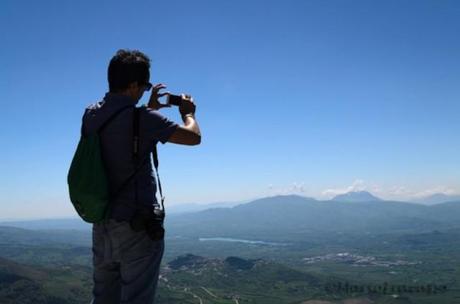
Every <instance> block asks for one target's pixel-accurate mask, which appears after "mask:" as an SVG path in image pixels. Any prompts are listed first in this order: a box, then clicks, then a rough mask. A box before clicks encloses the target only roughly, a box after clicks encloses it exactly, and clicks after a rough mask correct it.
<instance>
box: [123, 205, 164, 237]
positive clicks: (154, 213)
mask: <svg viewBox="0 0 460 304" xmlns="http://www.w3.org/2000/svg"><path fill="white" fill-rule="evenodd" d="M164 218H165V213H164V210H163V209H160V208H155V209H154V210H149V211H145V210H141V209H139V210H137V211H136V213H135V214H134V216H133V218H132V219H131V221H130V223H129V224H130V226H131V228H132V229H133V230H134V231H142V230H145V231H146V232H147V235H148V236H149V237H150V238H151V239H152V240H153V241H160V240H162V239H164V234H165V230H164V227H163V222H164Z"/></svg>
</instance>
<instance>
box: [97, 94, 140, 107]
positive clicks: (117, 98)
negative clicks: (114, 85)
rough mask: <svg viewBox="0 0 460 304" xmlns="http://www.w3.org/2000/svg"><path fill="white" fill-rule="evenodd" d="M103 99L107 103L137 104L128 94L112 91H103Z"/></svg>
mask: <svg viewBox="0 0 460 304" xmlns="http://www.w3.org/2000/svg"><path fill="white" fill-rule="evenodd" d="M104 100H105V101H106V102H107V103H111V104H112V103H113V104H117V105H136V104H137V101H136V100H134V99H132V98H131V97H129V96H126V95H122V94H117V93H112V92H107V93H105V96H104Z"/></svg>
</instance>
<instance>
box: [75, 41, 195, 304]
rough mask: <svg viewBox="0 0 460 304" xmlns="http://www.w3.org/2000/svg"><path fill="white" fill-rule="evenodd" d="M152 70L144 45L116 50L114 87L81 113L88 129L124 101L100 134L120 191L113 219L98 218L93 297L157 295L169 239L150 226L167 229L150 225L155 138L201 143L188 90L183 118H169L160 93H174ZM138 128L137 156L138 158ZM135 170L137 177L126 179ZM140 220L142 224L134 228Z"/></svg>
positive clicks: (134, 302)
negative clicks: (179, 121)
mask: <svg viewBox="0 0 460 304" xmlns="http://www.w3.org/2000/svg"><path fill="white" fill-rule="evenodd" d="M149 69H150V59H149V58H148V57H147V56H146V55H145V54H143V53H142V52H140V51H137V50H134V51H131V50H119V51H118V52H117V53H116V54H115V56H114V57H113V58H112V59H111V61H110V64H109V67H108V82H109V92H108V93H106V94H105V96H104V99H103V100H102V101H100V102H97V103H95V104H92V105H90V106H88V107H87V108H86V110H85V113H84V115H83V122H82V124H83V125H82V132H83V133H84V134H91V133H92V132H97V131H98V129H99V128H100V127H101V126H102V125H103V124H104V123H105V122H106V121H107V119H108V118H109V117H111V116H112V115H113V114H114V113H116V112H117V111H120V110H121V109H122V108H126V109H124V110H121V112H119V113H118V114H117V115H116V116H114V117H113V119H112V120H110V122H109V123H108V124H106V126H105V127H104V128H103V129H102V130H101V131H100V133H99V134H100V140H101V150H102V155H103V160H104V164H105V167H106V171H107V177H108V180H109V190H110V193H116V196H113V197H112V199H111V200H110V206H111V209H110V213H109V215H108V218H107V219H106V220H104V221H103V222H101V223H98V224H93V230H92V236H93V246H92V251H93V268H94V273H93V281H94V287H93V291H92V293H93V299H92V301H91V303H93V304H102V303H103V304H112V303H113V304H115V303H117V304H118V303H123V304H128V303H129V304H146V303H148V304H151V303H153V302H154V298H155V292H156V287H157V282H158V276H159V268H160V262H161V259H162V257H163V251H164V240H163V237H160V238H158V233H159V231H152V230H159V229H162V225H161V226H154V227H153V228H152V225H150V224H151V223H152V218H153V216H154V210H155V209H156V208H158V206H159V204H158V202H157V199H156V188H157V187H156V180H155V177H154V175H153V168H152V165H151V161H150V153H152V151H153V150H154V149H156V144H157V143H158V142H161V143H163V144H164V143H166V142H171V143H176V144H182V145H198V144H200V142H201V133H200V129H199V126H198V123H197V122H196V120H195V115H194V114H195V109H196V107H195V104H194V103H193V99H192V98H191V96H188V95H184V94H182V95H181V97H182V100H181V102H180V106H179V111H180V113H181V115H182V120H183V123H184V124H183V125H178V124H177V123H175V122H173V121H170V120H169V119H167V118H166V117H164V116H163V115H161V114H160V113H159V112H158V110H159V109H161V108H163V107H169V106H170V105H165V104H162V103H160V102H159V100H158V98H159V97H161V96H165V95H167V94H169V93H167V92H166V93H160V90H161V89H164V88H166V86H165V85H163V84H157V85H154V86H152V84H150V82H149V79H150V72H149ZM150 89H152V93H151V96H150V99H149V102H148V105H147V106H141V107H138V108H137V110H135V105H136V104H137V103H138V101H139V100H140V99H141V97H142V95H143V94H144V92H145V91H149V90H150ZM131 106H132V107H131ZM135 113H138V116H137V117H138V118H137V119H135V118H134V117H135ZM136 130H138V131H137V132H138V134H137V136H138V141H137V154H136V155H137V157H136V158H134V157H133V142H134V140H133V139H134V138H135V137H137V136H136V135H134V134H135V132H136ZM133 173H134V175H133V178H131V179H130V180H129V179H128V182H126V180H127V178H128V177H129V176H130V175H132V174H133ZM133 223H137V224H136V225H133ZM139 223H141V224H143V225H144V226H142V225H141V226H140V227H145V229H137V228H136V227H139V225H138V224H139ZM148 227H150V228H148ZM160 235H161V233H160Z"/></svg>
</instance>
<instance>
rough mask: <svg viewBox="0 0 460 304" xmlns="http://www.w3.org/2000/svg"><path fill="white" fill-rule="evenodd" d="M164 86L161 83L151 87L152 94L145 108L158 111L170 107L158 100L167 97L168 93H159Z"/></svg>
mask: <svg viewBox="0 0 460 304" xmlns="http://www.w3.org/2000/svg"><path fill="white" fill-rule="evenodd" d="M165 88H166V86H165V85H164V84H162V83H158V84H156V85H154V86H153V87H152V94H151V95H150V99H149V103H148V105H147V107H148V108H149V109H152V110H159V109H161V108H169V107H171V105H169V104H163V103H160V101H159V100H158V98H160V97H162V96H165V95H168V94H169V92H165V93H160V92H159V91H160V90H161V89H165Z"/></svg>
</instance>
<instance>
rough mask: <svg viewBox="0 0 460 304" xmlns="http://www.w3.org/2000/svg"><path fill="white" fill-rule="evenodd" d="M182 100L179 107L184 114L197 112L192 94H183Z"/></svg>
mask: <svg viewBox="0 0 460 304" xmlns="http://www.w3.org/2000/svg"><path fill="white" fill-rule="evenodd" d="M181 97H182V102H181V104H180V107H179V112H180V114H181V115H182V116H184V115H186V114H195V110H196V106H195V104H194V103H193V98H192V96H190V95H186V94H181Z"/></svg>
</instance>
